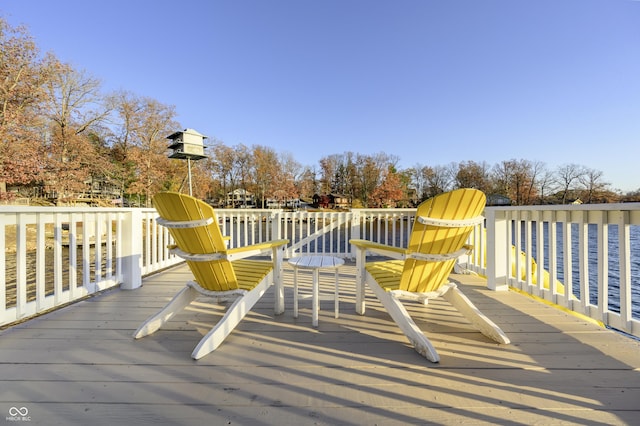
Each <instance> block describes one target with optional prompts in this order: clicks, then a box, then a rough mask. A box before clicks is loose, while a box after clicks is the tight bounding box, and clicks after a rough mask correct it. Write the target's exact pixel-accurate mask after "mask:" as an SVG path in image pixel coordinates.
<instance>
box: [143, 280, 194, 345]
mask: <svg viewBox="0 0 640 426" xmlns="http://www.w3.org/2000/svg"><path fill="white" fill-rule="evenodd" d="M196 297H198V292H197V291H196V290H195V289H194V288H193V287H191V286H186V287H185V288H183V289H182V290H180V291H179V292H178V294H176V295H175V296H174V297H173V299H171V301H170V302H169V303H168V304H167V305H166V306H165V307H164V308H162V310H161V311H160V312H158V313H157V314H155V315H153V316H151V317H149V318H148V319H147V320H146V321H145V322H144V323H143V324H142V325H141V326H140V327H139V328H138V329H137V330H136V332H135V333H133V337H134V338H136V339H139V338H141V337H144V336H148V335H150V334H152V333H155V332H156V331H158V329H159V328H160V327H162V325H163V324H164V323H165V322H167V321H169V319H171V317H173V316H174V315H175V314H176V313H178V312H180V311H181V310H183V309H184V308H185V307H186V306H187V305H189V304H190V303H191V302H193V301H194V300H195V298H196Z"/></svg>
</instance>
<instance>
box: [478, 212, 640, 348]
mask: <svg viewBox="0 0 640 426" xmlns="http://www.w3.org/2000/svg"><path fill="white" fill-rule="evenodd" d="M485 217H486V241H485V240H484V235H482V234H481V233H477V237H478V238H477V247H478V250H476V252H477V253H486V257H484V258H483V257H481V256H480V257H475V258H473V259H470V261H469V263H471V264H473V265H474V267H475V268H476V269H477V270H478V271H481V272H482V273H483V274H484V275H486V276H487V284H488V287H489V288H491V289H495V290H497V289H501V288H506V287H507V286H510V287H515V288H517V289H520V290H522V291H524V292H527V293H529V294H532V295H534V296H538V297H541V298H543V299H545V300H547V301H549V302H552V303H555V304H557V305H560V306H563V307H565V308H566V309H568V310H571V311H574V312H578V313H581V314H584V315H586V316H588V317H590V318H593V319H595V320H597V321H601V322H602V323H604V324H605V325H607V326H610V327H612V328H615V329H617V330H621V331H624V332H626V333H629V334H632V335H634V336H637V337H640V314H639V312H640V203H629V204H596V205H594V204H591V205H571V206H527V207H509V208H499V207H488V208H487V209H486V211H485ZM485 244H486V247H487V250H486V251H484V250H482V249H481V248H482V247H483V246H484V245H485ZM512 245H513V247H514V249H513V250H512ZM515 247H520V251H519V252H518V251H517V250H515ZM485 265H486V266H485ZM516 271H519V272H518V273H516ZM549 283H556V284H557V285H550V284H549ZM634 312H635V314H634Z"/></svg>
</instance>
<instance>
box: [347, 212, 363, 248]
mask: <svg viewBox="0 0 640 426" xmlns="http://www.w3.org/2000/svg"><path fill="white" fill-rule="evenodd" d="M360 213H361V210H360V209H352V210H351V232H350V234H351V239H354V240H359V239H360V238H361V237H360V219H361V215H360ZM345 244H346V245H348V246H349V248H348V249H347V250H346V251H347V253H349V258H353V257H355V254H354V253H353V246H351V244H349V240H348V239H347V241H345Z"/></svg>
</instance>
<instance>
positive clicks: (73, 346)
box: [0, 265, 640, 425]
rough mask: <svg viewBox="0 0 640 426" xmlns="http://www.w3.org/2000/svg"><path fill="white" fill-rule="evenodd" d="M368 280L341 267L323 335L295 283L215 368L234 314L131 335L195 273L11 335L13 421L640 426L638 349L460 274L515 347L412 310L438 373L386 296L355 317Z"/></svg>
mask: <svg viewBox="0 0 640 426" xmlns="http://www.w3.org/2000/svg"><path fill="white" fill-rule="evenodd" d="M304 275H305V274H301V275H300V282H301V284H302V285H310V279H309V281H308V282H307V281H305V278H304ZM354 277H355V271H354V267H353V265H347V266H345V267H344V268H342V269H341V281H342V283H343V285H342V290H343V295H342V299H341V305H340V308H341V310H340V318H339V319H334V318H333V312H332V309H331V303H332V302H330V301H326V302H322V307H323V310H321V312H320V324H319V327H318V329H313V328H312V327H311V306H310V303H309V302H306V303H305V302H303V303H302V304H301V307H300V317H299V318H298V319H294V318H293V317H292V310H291V302H292V290H291V288H290V286H287V288H286V292H285V300H286V302H287V308H288V310H287V312H285V314H283V315H280V316H275V317H274V315H273V293H272V291H270V292H269V293H267V294H266V295H265V297H264V298H263V300H261V301H260V302H259V303H258V304H257V305H256V307H255V309H254V310H253V311H252V312H250V313H249V315H248V316H247V317H246V318H245V320H244V321H243V322H241V323H240V325H239V326H238V328H237V329H236V330H235V331H234V332H233V333H232V334H231V335H230V336H229V337H228V338H227V340H226V341H225V342H224V343H223V345H222V346H221V347H220V348H219V349H218V350H216V351H215V352H213V353H212V354H210V355H208V356H206V357H204V358H203V359H201V360H199V361H193V360H192V359H191V358H190V354H191V351H192V350H193V347H194V346H195V345H196V344H197V342H198V341H199V339H200V338H201V336H202V335H203V334H204V333H206V332H207V331H208V329H209V328H210V327H211V325H212V324H213V323H214V322H215V321H216V320H217V319H218V318H219V316H220V315H221V312H222V308H221V307H220V306H215V305H211V304H209V303H207V301H206V300H199V301H198V303H196V304H195V305H194V306H193V307H191V308H189V309H188V310H187V311H185V312H182V313H180V314H179V315H177V316H176V317H175V318H174V319H172V320H171V321H170V322H169V323H168V324H167V326H166V327H165V328H163V329H161V330H160V331H158V332H156V333H155V334H153V335H152V336H149V337H146V338H144V339H141V340H136V341H134V340H133V339H132V337H131V334H132V332H133V331H134V330H135V329H136V328H137V327H138V325H139V324H140V323H141V322H142V321H143V320H144V319H145V318H146V317H147V316H148V315H151V314H152V313H154V312H155V311H156V310H157V309H159V308H160V307H161V306H163V305H164V304H165V303H166V301H167V300H168V299H169V298H170V297H171V296H172V295H173V294H174V293H175V292H176V291H177V290H178V289H179V288H180V287H181V286H182V284H183V283H184V281H185V280H187V279H189V278H190V274H189V273H188V270H187V269H186V268H185V267H177V268H174V269H172V270H169V271H166V272H164V273H161V274H157V275H154V276H152V277H149V278H147V279H145V281H144V287H143V288H142V289H139V290H135V291H120V290H115V291H109V292H106V293H103V294H101V295H99V296H97V297H94V298H91V299H89V300H86V301H83V302H80V303H78V304H75V305H72V306H69V307H67V308H64V309H62V310H59V311H56V312H53V313H50V314H48V315H45V316H42V317H40V318H37V319H34V320H31V321H28V322H26V323H23V324H19V325H17V326H14V327H11V328H9V329H7V330H4V331H2V332H1V333H0V390H1V394H0V411H1V412H3V413H4V415H5V416H9V410H10V408H11V407H18V408H21V407H26V408H27V409H28V410H29V418H30V420H31V422H30V423H31V424H43V425H56V424H60V425H63V424H64V425H67V424H93V425H103V424H104V425H113V424H130V425H135V424H140V425H143V424H186V425H189V424H202V423H203V422H205V421H206V422H208V423H209V424H251V425H261V424H265V425H267V424H283V425H304V424H343V425H362V424H371V425H373V424H385V425H387V424H389V425H395V424H398V425H400V424H402V425H404V424H420V423H436V424H459V423H465V424H468V423H471V424H496V423H499V424H584V423H590V424H632V423H633V422H634V421H637V418H638V416H639V415H640V406H639V405H638V401H640V343H639V342H637V341H635V340H632V339H629V338H626V337H624V336H621V335H619V334H617V333H614V332H611V331H609V330H603V329H601V328H599V327H597V326H595V325H593V324H590V323H586V322H583V321H582V320H580V319H577V318H575V317H573V316H571V315H568V314H566V313H564V312H562V311H560V310H557V309H555V308H553V307H550V306H547V305H544V304H541V303H539V302H536V301H534V300H532V299H530V298H528V297H525V296H522V295H520V294H517V293H513V292H504V293H494V292H490V291H488V290H486V289H485V288H484V287H483V285H484V282H483V281H482V280H480V279H478V278H475V277H470V276H456V278H457V279H460V280H461V281H463V282H464V283H465V284H462V287H463V289H464V291H465V293H466V294H467V295H468V296H469V297H470V298H471V299H472V300H473V301H474V302H476V303H477V304H478V306H479V307H481V309H482V310H483V311H484V312H485V313H487V314H488V315H489V316H490V317H491V318H492V319H493V320H494V321H496V322H497V323H498V324H499V325H500V326H501V327H503V329H504V330H505V332H506V333H507V334H508V335H509V337H510V338H511V339H512V345H508V346H502V345H497V344H495V343H493V342H492V341H490V340H489V339H487V338H485V337H484V336H482V335H481V334H480V333H478V332H476V331H475V330H474V329H472V328H471V326H470V325H469V324H468V323H467V322H466V321H465V320H464V319H463V318H462V317H461V316H460V315H458V313H457V312H456V311H455V310H453V309H452V308H451V307H450V306H449V305H448V304H447V303H446V302H444V301H434V302H433V303H432V305H431V306H429V307H427V308H422V307H420V306H418V305H409V306H410V307H409V310H410V312H411V313H412V315H413V316H414V318H415V319H416V322H417V323H418V325H419V326H420V327H421V328H422V329H423V330H424V331H425V332H426V333H427V334H428V336H429V337H430V339H431V340H432V341H433V343H434V345H435V347H436V348H437V350H438V352H439V353H440V356H441V362H440V363H439V364H431V363H429V362H428V361H426V360H425V359H424V358H422V357H421V356H419V355H418V354H417V353H416V352H415V351H413V350H412V349H411V348H410V346H409V345H408V344H407V342H406V339H405V338H404V336H403V335H402V334H401V332H400V331H399V330H398V328H397V327H396V326H395V325H394V324H393V323H392V322H391V320H390V319H389V317H388V315H387V314H386V313H385V312H384V311H383V310H382V308H381V306H380V304H378V303H377V301H375V300H374V299H373V298H371V297H368V298H367V313H366V315H365V316H364V317H362V316H360V315H357V314H356V313H355V310H354V306H353V296H354V294H353V284H354ZM285 279H286V281H287V282H288V283H289V284H290V282H291V270H290V269H289V268H288V267H287V268H286V273H285ZM325 281H330V280H328V279H325ZM327 290H328V288H327Z"/></svg>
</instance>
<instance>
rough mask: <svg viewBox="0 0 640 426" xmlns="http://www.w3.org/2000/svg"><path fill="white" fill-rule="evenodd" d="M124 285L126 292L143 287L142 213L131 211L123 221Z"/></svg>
mask: <svg viewBox="0 0 640 426" xmlns="http://www.w3.org/2000/svg"><path fill="white" fill-rule="evenodd" d="M121 226H122V240H123V241H122V242H121V243H118V244H122V274H121V276H122V284H121V285H120V288H122V289H124V290H134V289H136V288H139V287H140V286H141V285H142V241H143V235H142V230H143V229H144V228H143V226H142V211H141V210H139V209H133V208H132V209H129V211H128V212H127V213H126V214H125V219H124V220H123V221H122V224H121Z"/></svg>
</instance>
